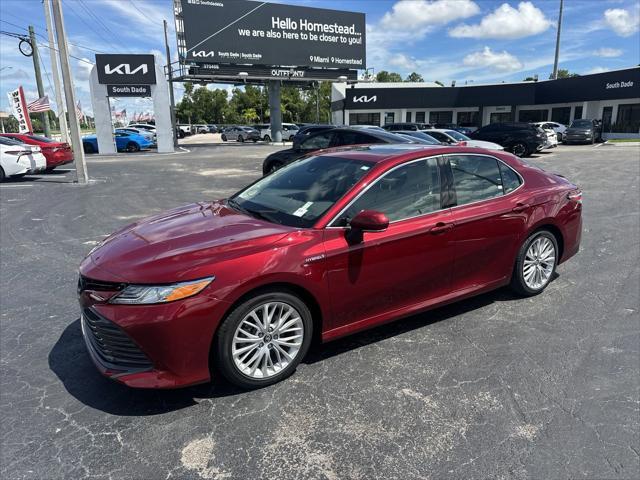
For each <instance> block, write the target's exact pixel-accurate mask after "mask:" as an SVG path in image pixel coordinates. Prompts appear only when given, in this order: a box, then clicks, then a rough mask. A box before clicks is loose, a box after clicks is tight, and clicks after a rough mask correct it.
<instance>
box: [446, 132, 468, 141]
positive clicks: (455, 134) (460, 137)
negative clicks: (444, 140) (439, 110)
mask: <svg viewBox="0 0 640 480" xmlns="http://www.w3.org/2000/svg"><path fill="white" fill-rule="evenodd" d="M445 133H446V134H447V135H449V136H450V137H453V138H455V139H456V140H458V141H459V142H466V141H467V140H471V139H470V138H469V137H467V136H466V135H463V134H462V133H460V132H457V131H455V130H447V131H446V132H445Z"/></svg>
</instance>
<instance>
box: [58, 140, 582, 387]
mask: <svg viewBox="0 0 640 480" xmlns="http://www.w3.org/2000/svg"><path fill="white" fill-rule="evenodd" d="M541 192H543V193H544V199H543V200H541V196H540V195H541ZM506 212H508V214H507V213H506ZM581 215H582V193H581V191H580V189H579V188H578V187H576V186H575V185H573V184H572V183H571V182H570V181H568V180H567V179H565V178H564V177H561V176H557V175H554V174H552V173H547V172H545V171H543V170H541V169H538V168H534V167H530V166H528V165H527V164H525V163H523V162H522V161H520V160H519V159H518V158H516V157H514V156H513V155H510V154H506V153H504V152H497V151H494V152H491V154H490V155H489V154H487V152H486V151H481V150H478V149H473V148H467V147H424V146H418V145H410V144H409V145H372V146H369V147H357V148H343V149H332V150H328V151H326V152H323V153H320V154H317V155H310V156H309V157H307V158H305V159H302V160H300V161H298V162H295V163H293V164H291V165H289V166H288V167H286V168H283V169H282V170H280V171H278V172H276V173H274V174H273V175H269V176H267V177H264V178H262V179H261V180H258V181H257V182H256V183H253V184H252V185H250V186H248V187H247V188H245V189H242V190H241V191H240V192H238V193H236V194H235V195H232V196H231V197H230V198H229V199H228V200H222V201H217V202H213V203H211V202H210V201H207V202H202V203H195V204H191V205H186V206H184V207H180V208H176V209H174V210H170V211H168V212H165V213H161V214H158V215H155V216H152V217H149V218H147V219H143V220H138V221H136V222H135V223H133V224H131V225H129V226H128V227H125V228H123V229H120V230H119V231H118V232H116V233H114V234H112V235H111V236H110V237H108V238H106V239H105V240H104V241H103V242H102V243H101V244H99V245H98V246H97V247H96V248H94V249H93V250H92V251H91V252H90V253H89V255H88V256H87V257H86V258H85V259H84V260H83V261H82V263H81V264H80V268H79V271H80V277H79V281H78V296H79V303H80V308H81V324H82V335H83V337H84V342H85V344H86V348H87V350H88V352H89V355H90V357H91V358H92V360H93V362H94V364H95V365H96V367H97V369H98V370H99V371H100V372H101V373H102V374H103V375H105V376H107V377H111V378H112V379H114V380H116V381H118V382H120V383H123V384H125V385H128V386H130V387H135V388H176V387H183V386H187V385H193V384H197V383H203V382H208V381H210V380H211V379H212V371H215V372H220V373H221V374H222V375H223V376H224V377H225V378H226V379H228V380H229V381H230V382H232V383H234V384H236V385H238V386H239V387H241V388H246V389H250V388H260V387H264V386H267V385H271V384H274V383H276V382H278V381H281V380H283V379H284V378H286V377H288V376H289V375H291V374H292V373H293V372H294V371H295V369H296V367H297V365H298V364H299V363H300V361H301V360H302V359H303V358H304V356H305V354H306V353H307V351H308V349H309V346H310V344H311V340H312V338H318V339H320V340H321V341H325V342H326V341H330V340H334V339H337V338H340V337H343V336H346V335H349V334H352V333H355V332H358V331H361V330H365V329H368V328H372V327H375V326H379V325H383V324H385V323H387V322H390V321H392V320H395V319H398V318H401V317H406V316H408V315H412V314H417V313H419V312H423V311H425V310H429V309H433V308H436V307H439V306H441V305H445V304H449V303H451V302H452V301H454V300H457V299H463V298H468V297H469V296H472V295H478V294H482V293H485V292H487V291H490V290H493V289H497V288H501V287H504V286H510V287H511V289H512V290H513V291H514V292H516V293H517V294H518V295H520V296H524V297H533V296H535V295H537V294H540V293H541V292H543V291H544V290H545V288H546V287H547V286H548V285H549V284H550V283H551V282H552V281H553V279H554V278H555V275H556V267H557V265H558V264H560V263H563V262H566V261H567V260H568V259H570V258H571V257H572V256H574V255H575V254H576V253H577V252H578V250H579V246H580V237H581V230H582V216H581ZM461 259H463V260H464V261H460V260H461ZM570 274H571V273H568V275H570ZM547 300H548V299H540V300H539V301H541V302H542V301H547ZM70 361H73V360H72V359H70ZM358 361H361V360H358ZM363 362H364V361H363ZM363 366H364V365H363ZM356 369H357V368H356Z"/></svg>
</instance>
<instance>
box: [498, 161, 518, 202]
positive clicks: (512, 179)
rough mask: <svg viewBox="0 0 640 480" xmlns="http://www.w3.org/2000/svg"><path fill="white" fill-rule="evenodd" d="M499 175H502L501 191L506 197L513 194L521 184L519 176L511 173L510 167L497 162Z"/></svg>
mask: <svg viewBox="0 0 640 480" xmlns="http://www.w3.org/2000/svg"><path fill="white" fill-rule="evenodd" d="M498 166H499V168H500V173H501V174H502V191H503V193H504V194H505V195H506V194H507V193H510V192H513V191H514V190H515V189H516V188H518V187H519V186H520V185H521V184H522V180H521V179H520V176H519V175H518V174H517V173H516V172H514V171H513V169H511V168H510V167H508V166H506V165H505V164H504V163H502V162H498Z"/></svg>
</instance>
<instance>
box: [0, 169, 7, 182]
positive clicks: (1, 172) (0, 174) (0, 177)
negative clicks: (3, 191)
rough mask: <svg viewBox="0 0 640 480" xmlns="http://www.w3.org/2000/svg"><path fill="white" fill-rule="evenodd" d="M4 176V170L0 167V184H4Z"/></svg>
mask: <svg viewBox="0 0 640 480" xmlns="http://www.w3.org/2000/svg"><path fill="white" fill-rule="evenodd" d="M5 178H6V175H5V174H4V169H3V168H2V167H0V182H4V180H5Z"/></svg>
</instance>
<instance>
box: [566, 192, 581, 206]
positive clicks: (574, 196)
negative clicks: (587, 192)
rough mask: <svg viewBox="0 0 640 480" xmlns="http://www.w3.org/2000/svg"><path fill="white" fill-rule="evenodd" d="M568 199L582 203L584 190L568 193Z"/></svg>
mask: <svg viewBox="0 0 640 480" xmlns="http://www.w3.org/2000/svg"><path fill="white" fill-rule="evenodd" d="M567 200H570V201H572V202H575V203H579V204H580V205H582V191H581V190H574V191H573V192H569V193H567Z"/></svg>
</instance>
